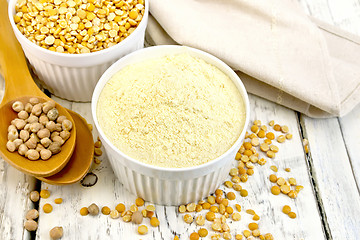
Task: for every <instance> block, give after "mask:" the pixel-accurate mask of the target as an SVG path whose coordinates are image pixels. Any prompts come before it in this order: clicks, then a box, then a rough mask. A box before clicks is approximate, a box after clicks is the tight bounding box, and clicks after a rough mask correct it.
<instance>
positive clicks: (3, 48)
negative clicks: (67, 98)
mask: <svg viewBox="0 0 360 240" xmlns="http://www.w3.org/2000/svg"><path fill="white" fill-rule="evenodd" d="M0 66H1V71H2V73H3V77H4V79H5V93H4V98H3V101H2V104H4V103H5V102H7V101H8V100H10V99H14V98H16V97H18V96H25V95H33V96H39V97H46V95H45V94H44V93H43V92H41V90H40V89H39V88H38V87H37V86H36V84H35V82H34V80H33V79H32V77H31V74H30V72H29V69H28V67H27V64H26V60H25V57H24V53H23V51H22V49H21V46H20V44H19V43H18V41H17V39H16V38H15V34H14V33H13V30H12V28H11V25H10V21H9V15H8V4H7V1H6V0H0Z"/></svg>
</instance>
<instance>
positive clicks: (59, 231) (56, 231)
mask: <svg viewBox="0 0 360 240" xmlns="http://www.w3.org/2000/svg"><path fill="white" fill-rule="evenodd" d="M49 234H50V238H51V239H53V240H57V239H60V238H62V236H63V234H64V230H63V228H62V227H54V228H52V229H51V230H50V233H49Z"/></svg>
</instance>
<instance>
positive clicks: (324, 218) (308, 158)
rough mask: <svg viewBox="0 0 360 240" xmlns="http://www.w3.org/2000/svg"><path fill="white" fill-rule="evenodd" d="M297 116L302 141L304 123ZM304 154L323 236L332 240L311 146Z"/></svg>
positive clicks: (304, 131)
mask: <svg viewBox="0 0 360 240" xmlns="http://www.w3.org/2000/svg"><path fill="white" fill-rule="evenodd" d="M296 114H297V119H298V121H299V131H300V136H301V137H302V138H303V139H304V138H306V139H307V133H306V129H305V126H304V124H305V122H304V119H303V117H302V114H300V113H296ZM304 154H305V160H306V161H305V162H306V165H307V168H308V170H309V175H310V183H311V185H312V188H313V192H314V195H315V199H316V203H317V204H316V205H317V208H318V211H319V213H320V219H321V223H322V227H323V232H324V234H325V238H326V239H328V240H332V239H333V237H332V235H331V230H330V226H329V223H328V221H327V216H326V212H325V208H324V204H323V202H322V198H321V194H320V191H319V187H318V185H317V178H316V171H315V168H314V164H313V159H312V156H311V146H309V153H306V152H305V151H304Z"/></svg>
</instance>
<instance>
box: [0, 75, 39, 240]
mask: <svg viewBox="0 0 360 240" xmlns="http://www.w3.org/2000/svg"><path fill="white" fill-rule="evenodd" d="M4 89H5V86H4V80H3V78H2V77H0V99H2V97H3V94H4ZM35 183H36V180H35V179H34V178H33V177H30V176H28V175H25V174H23V173H21V172H20V171H18V170H16V169H15V168H13V167H11V166H10V165H9V164H7V163H6V162H5V161H4V160H3V159H1V158H0V239H30V234H29V232H28V231H26V230H24V228H23V225H24V222H25V214H26V212H27V211H28V210H30V209H32V208H34V204H33V203H32V202H31V201H30V199H29V198H28V195H29V192H31V191H32V190H33V189H34V188H35Z"/></svg>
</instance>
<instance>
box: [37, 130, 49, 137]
mask: <svg viewBox="0 0 360 240" xmlns="http://www.w3.org/2000/svg"><path fill="white" fill-rule="evenodd" d="M37 136H38V137H39V138H40V139H43V138H49V137H50V130H49V129H47V128H43V129H41V130H40V131H38V132H37Z"/></svg>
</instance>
